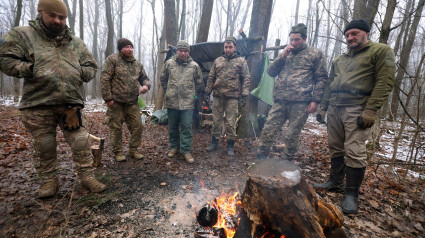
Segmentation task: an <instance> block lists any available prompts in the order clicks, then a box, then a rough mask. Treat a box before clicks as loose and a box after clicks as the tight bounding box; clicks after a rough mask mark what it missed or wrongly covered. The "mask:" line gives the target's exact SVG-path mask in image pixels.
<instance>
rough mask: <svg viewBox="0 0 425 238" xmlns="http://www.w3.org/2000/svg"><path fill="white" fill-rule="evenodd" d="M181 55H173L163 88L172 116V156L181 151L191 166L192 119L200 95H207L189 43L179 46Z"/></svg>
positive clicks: (165, 69) (165, 68)
mask: <svg viewBox="0 0 425 238" xmlns="http://www.w3.org/2000/svg"><path fill="white" fill-rule="evenodd" d="M176 50H177V54H175V55H174V56H172V57H171V58H170V59H169V60H167V62H165V64H164V66H163V67H162V70H161V76H160V81H161V86H162V88H163V90H164V92H165V102H164V107H165V108H167V113H168V139H169V142H170V151H169V152H168V157H169V158H172V157H174V156H175V155H176V154H177V152H179V151H180V153H182V154H183V157H184V159H185V160H186V162H188V163H194V162H195V160H194V158H193V157H192V155H191V154H190V153H191V151H192V137H193V132H192V116H193V109H194V105H195V100H196V98H197V97H196V94H200V93H202V92H203V88H204V86H203V81H202V72H201V68H200V67H199V65H198V64H197V63H196V62H195V61H193V60H192V58H191V57H190V56H189V53H190V47H189V44H188V43H187V42H186V41H183V40H181V41H179V42H177V45H176Z"/></svg>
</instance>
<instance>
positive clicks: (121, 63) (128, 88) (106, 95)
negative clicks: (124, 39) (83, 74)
mask: <svg viewBox="0 0 425 238" xmlns="http://www.w3.org/2000/svg"><path fill="white" fill-rule="evenodd" d="M139 85H142V86H147V87H148V88H150V86H151V85H150V82H149V79H148V76H147V75H146V72H145V69H144V68H143V65H142V63H140V62H139V61H138V60H136V59H135V58H134V57H132V58H131V59H129V60H127V59H125V58H124V56H123V55H122V54H121V53H120V52H118V53H115V54H113V55H110V56H108V58H106V60H105V64H104V65H103V68H102V72H101V74H100V87H101V91H102V97H103V100H105V102H108V101H111V100H113V101H115V102H119V103H126V104H136V103H137V98H138V96H139Z"/></svg>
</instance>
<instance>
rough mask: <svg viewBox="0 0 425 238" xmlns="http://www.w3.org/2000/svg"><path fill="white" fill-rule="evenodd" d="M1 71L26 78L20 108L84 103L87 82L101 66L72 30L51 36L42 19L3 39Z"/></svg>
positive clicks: (14, 30)
mask: <svg viewBox="0 0 425 238" xmlns="http://www.w3.org/2000/svg"><path fill="white" fill-rule="evenodd" d="M0 70H1V71H2V72H4V73H5V74H7V75H10V76H13V77H18V78H24V87H23V95H22V99H21V104H20V108H21V109H23V108H29V107H35V106H51V105H64V104H79V105H83V104H84V98H83V95H82V92H83V88H82V86H83V82H89V81H90V80H91V79H92V78H94V76H95V75H96V71H97V64H96V61H95V59H94V57H93V55H92V54H91V53H90V52H89V50H88V49H87V47H86V45H85V44H84V42H83V41H82V40H81V39H79V38H77V37H75V36H73V35H72V34H71V31H70V29H69V28H68V27H65V30H64V31H63V32H62V33H60V34H59V35H52V34H50V33H49V32H48V31H47V29H45V27H44V26H43V23H41V19H40V16H38V17H37V19H36V20H34V21H30V22H29V26H20V27H15V28H14V29H12V30H11V31H9V32H8V33H7V34H6V35H5V36H4V37H3V38H2V39H1V40H0Z"/></svg>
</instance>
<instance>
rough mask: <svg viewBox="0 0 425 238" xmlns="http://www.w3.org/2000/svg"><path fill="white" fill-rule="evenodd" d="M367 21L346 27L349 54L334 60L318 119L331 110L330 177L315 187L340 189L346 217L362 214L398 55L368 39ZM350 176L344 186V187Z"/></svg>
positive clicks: (328, 125) (328, 119)
mask: <svg viewBox="0 0 425 238" xmlns="http://www.w3.org/2000/svg"><path fill="white" fill-rule="evenodd" d="M369 31H370V27H369V24H368V23H367V21H365V20H353V21H351V22H350V23H349V24H348V25H347V26H346V27H345V29H344V35H345V39H346V41H347V46H348V48H349V51H348V52H347V53H345V54H342V55H340V56H338V57H337V58H336V59H335V60H334V61H333V62H332V68H331V72H330V74H329V80H328V82H327V84H326V87H325V93H324V95H323V99H322V101H321V103H320V110H319V111H318V114H317V115H316V117H317V120H318V121H319V122H321V123H324V118H325V113H326V111H327V114H328V116H327V128H328V145H329V152H330V155H331V171H330V178H329V180H328V181H327V182H326V183H324V184H315V185H314V187H316V188H322V189H325V190H336V191H341V190H342V189H344V198H343V200H342V202H341V207H342V210H343V212H344V213H346V214H350V213H357V208H358V205H357V202H358V196H359V189H360V186H361V184H362V181H363V178H364V174H365V170H366V166H367V162H366V159H367V155H366V140H367V138H369V133H370V127H372V126H373V124H374V122H375V117H376V111H377V110H379V109H380V108H381V107H382V104H383V102H384V101H385V100H386V99H387V98H388V95H389V94H390V92H391V90H392V88H393V86H394V74H395V56H394V52H393V51H392V49H391V48H390V47H389V46H388V45H385V44H380V43H374V42H372V41H369V39H368V37H369ZM344 177H345V182H346V184H345V188H344Z"/></svg>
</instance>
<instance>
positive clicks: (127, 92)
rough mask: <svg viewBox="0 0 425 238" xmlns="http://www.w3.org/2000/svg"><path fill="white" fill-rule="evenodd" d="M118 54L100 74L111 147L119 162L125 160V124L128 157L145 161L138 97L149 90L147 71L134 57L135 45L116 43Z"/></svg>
mask: <svg viewBox="0 0 425 238" xmlns="http://www.w3.org/2000/svg"><path fill="white" fill-rule="evenodd" d="M117 47H118V52H117V53H115V54H113V55H110V56H108V58H106V60H105V64H104V65H103V69H102V73H101V74H100V87H101V91H102V97H103V100H105V102H106V105H107V106H108V111H107V112H106V122H107V124H108V126H109V135H110V144H111V147H112V152H113V153H114V154H115V160H116V161H125V160H126V157H125V156H124V153H123V142H122V125H123V123H124V122H125V123H126V124H127V127H128V130H129V131H130V134H131V137H130V142H129V147H130V148H129V153H128V154H129V156H130V157H132V158H135V159H142V158H143V155H142V154H140V153H139V152H138V150H137V148H138V147H139V146H140V144H141V142H142V130H143V127H142V120H141V115H140V109H139V105H138V103H137V102H138V97H139V94H144V93H146V92H147V91H148V90H149V88H150V83H149V79H148V76H147V75H146V72H145V69H144V67H143V65H142V63H140V62H139V61H138V60H136V59H135V58H134V56H133V43H132V42H131V41H130V40H128V39H126V38H122V39H119V40H118V42H117Z"/></svg>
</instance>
